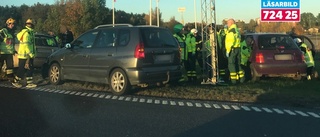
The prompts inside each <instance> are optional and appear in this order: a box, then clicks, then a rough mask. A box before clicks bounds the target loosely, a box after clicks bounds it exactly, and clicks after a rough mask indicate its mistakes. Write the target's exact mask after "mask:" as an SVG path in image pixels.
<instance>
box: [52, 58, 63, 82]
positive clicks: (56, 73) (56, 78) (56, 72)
mask: <svg viewBox="0 0 320 137" xmlns="http://www.w3.org/2000/svg"><path fill="white" fill-rule="evenodd" d="M61 76H62V75H61V67H60V65H59V64H57V63H54V64H52V65H51V66H50V69H49V81H50V83H51V84H54V85H58V84H61V83H62V78H61Z"/></svg>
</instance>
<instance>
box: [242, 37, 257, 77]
mask: <svg viewBox="0 0 320 137" xmlns="http://www.w3.org/2000/svg"><path fill="white" fill-rule="evenodd" d="M253 42H254V41H253V39H252V37H246V38H242V37H241V43H240V49H241V50H240V51H241V68H242V70H244V73H245V79H246V80H249V78H250V75H249V74H250V72H251V70H250V62H249V58H250V56H251V52H252V44H253ZM242 80H244V79H242Z"/></svg>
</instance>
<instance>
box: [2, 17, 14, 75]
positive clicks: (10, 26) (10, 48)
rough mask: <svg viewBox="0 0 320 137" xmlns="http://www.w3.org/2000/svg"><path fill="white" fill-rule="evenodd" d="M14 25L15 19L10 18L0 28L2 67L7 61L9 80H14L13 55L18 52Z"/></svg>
mask: <svg viewBox="0 0 320 137" xmlns="http://www.w3.org/2000/svg"><path fill="white" fill-rule="evenodd" d="M14 25H15V20H14V19H13V18H9V19H8V20H7V21H6V26H5V27H4V28H3V29H1V30H0V68H2V66H3V64H4V62H5V63H6V66H7V67H6V72H5V73H6V77H7V78H8V79H9V81H12V80H13V55H14V54H15V53H16V51H15V48H14V44H15V43H14V38H15V37H14Z"/></svg>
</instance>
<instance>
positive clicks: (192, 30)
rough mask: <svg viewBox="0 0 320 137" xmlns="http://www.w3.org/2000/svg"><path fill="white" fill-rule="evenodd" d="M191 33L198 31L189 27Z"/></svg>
mask: <svg viewBox="0 0 320 137" xmlns="http://www.w3.org/2000/svg"><path fill="white" fill-rule="evenodd" d="M190 32H191V33H193V34H194V33H198V31H197V29H191V31H190Z"/></svg>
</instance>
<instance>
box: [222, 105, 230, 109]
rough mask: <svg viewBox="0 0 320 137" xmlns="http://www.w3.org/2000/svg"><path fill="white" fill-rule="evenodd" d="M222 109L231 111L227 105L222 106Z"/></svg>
mask: <svg viewBox="0 0 320 137" xmlns="http://www.w3.org/2000/svg"><path fill="white" fill-rule="evenodd" d="M222 107H223V108H224V109H231V108H230V107H229V106H228V105H222Z"/></svg>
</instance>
